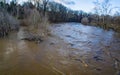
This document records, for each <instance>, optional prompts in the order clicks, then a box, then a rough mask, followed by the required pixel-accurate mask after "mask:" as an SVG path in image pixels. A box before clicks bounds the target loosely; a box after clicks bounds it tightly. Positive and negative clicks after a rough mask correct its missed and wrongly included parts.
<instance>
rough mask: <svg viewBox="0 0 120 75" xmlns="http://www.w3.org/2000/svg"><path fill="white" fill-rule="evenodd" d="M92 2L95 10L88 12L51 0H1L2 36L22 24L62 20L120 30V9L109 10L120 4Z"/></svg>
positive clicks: (39, 24) (43, 24)
mask: <svg viewBox="0 0 120 75" xmlns="http://www.w3.org/2000/svg"><path fill="white" fill-rule="evenodd" d="M93 3H94V5H95V8H94V13H86V12H84V11H82V10H80V11H74V10H71V9H70V8H67V7H65V6H64V5H62V4H59V3H56V2H54V1H49V0H30V1H28V2H25V3H23V4H18V2H17V0H12V1H11V2H10V3H6V2H5V0H3V1H1V2H0V37H2V36H5V35H8V32H9V31H12V30H18V29H19V27H20V26H28V28H29V26H31V27H32V28H39V29H40V28H41V29H43V30H44V29H45V30H46V27H47V26H48V25H49V23H61V22H79V23H82V24H84V25H94V26H99V27H101V28H104V29H107V30H109V29H112V30H114V31H116V32H120V11H118V10H117V11H116V12H115V13H114V15H111V14H110V13H111V12H112V10H114V9H120V8H119V7H115V8H114V7H111V4H110V0H104V1H103V2H102V3H100V2H99V1H98V0H96V1H95V2H93ZM45 33H46V32H45Z"/></svg>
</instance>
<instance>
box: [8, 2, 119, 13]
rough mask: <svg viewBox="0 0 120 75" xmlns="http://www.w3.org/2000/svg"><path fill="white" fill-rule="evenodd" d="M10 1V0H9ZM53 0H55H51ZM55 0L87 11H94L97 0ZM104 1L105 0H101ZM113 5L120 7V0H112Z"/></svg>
mask: <svg viewBox="0 0 120 75" xmlns="http://www.w3.org/2000/svg"><path fill="white" fill-rule="evenodd" d="M8 1H9V0H8ZM26 1H28V0H18V2H19V3H23V2H26ZM51 1H53V0H51ZM54 1H55V2H58V3H61V4H63V5H65V6H67V7H68V8H71V9H73V10H83V11H85V12H92V11H93V8H94V4H93V2H94V1H96V0H54ZM65 1H66V2H67V1H72V2H74V4H65ZM99 1H101V2H102V1H103V0H99ZM111 4H112V7H120V0H111Z"/></svg>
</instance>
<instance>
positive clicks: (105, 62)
mask: <svg viewBox="0 0 120 75" xmlns="http://www.w3.org/2000/svg"><path fill="white" fill-rule="evenodd" d="M50 29H51V34H52V35H51V36H49V37H47V38H46V39H45V40H44V41H43V42H41V43H39V44H37V43H35V42H29V41H24V40H21V38H22V37H24V32H25V28H24V27H21V29H20V30H19V32H14V33H11V34H10V35H9V36H8V37H6V38H4V39H3V38H1V39H0V75H120V34H119V33H115V32H113V31H112V30H110V31H106V30H103V29H101V28H97V27H92V26H84V25H81V24H79V23H62V24H54V25H52V26H51V27H50Z"/></svg>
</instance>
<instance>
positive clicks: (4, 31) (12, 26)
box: [0, 8, 19, 37]
mask: <svg viewBox="0 0 120 75" xmlns="http://www.w3.org/2000/svg"><path fill="white" fill-rule="evenodd" d="M1 9H2V8H1ZM18 28H19V21H18V20H17V19H15V18H14V17H13V16H11V15H10V14H8V13H7V12H6V11H5V10H4V9H2V10H0V37H3V36H5V35H8V32H9V31H11V30H16V29H18Z"/></svg>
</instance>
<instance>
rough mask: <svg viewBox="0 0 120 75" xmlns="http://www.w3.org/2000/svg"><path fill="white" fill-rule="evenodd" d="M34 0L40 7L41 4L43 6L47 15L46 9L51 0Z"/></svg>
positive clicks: (44, 13)
mask: <svg viewBox="0 0 120 75" xmlns="http://www.w3.org/2000/svg"><path fill="white" fill-rule="evenodd" d="M33 1H34V4H35V5H36V6H37V7H39V6H40V4H41V5H42V8H43V15H44V16H45V15H46V9H47V4H48V2H49V0H33Z"/></svg>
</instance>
